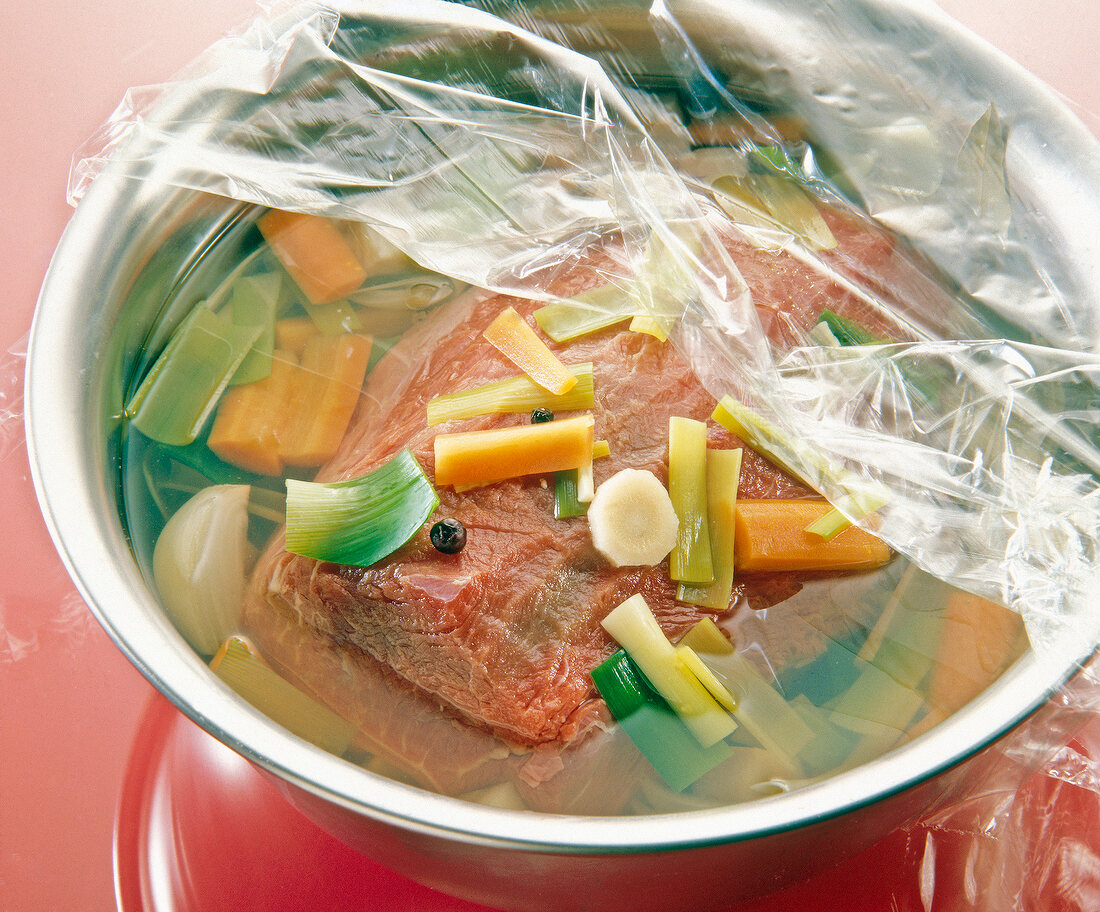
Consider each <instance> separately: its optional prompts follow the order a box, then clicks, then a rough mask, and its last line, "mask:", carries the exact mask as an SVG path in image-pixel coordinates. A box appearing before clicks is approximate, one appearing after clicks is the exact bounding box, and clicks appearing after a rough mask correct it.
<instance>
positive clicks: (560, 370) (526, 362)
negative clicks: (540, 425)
mask: <svg viewBox="0 0 1100 912" xmlns="http://www.w3.org/2000/svg"><path fill="white" fill-rule="evenodd" d="M483 335H484V336H485V338H486V339H488V340H489V342H491V343H492V344H493V345H494V346H495V347H496V348H497V349H498V350H499V351H500V352H501V354H503V355H504V357H506V358H507V359H508V360H509V361H511V362H512V363H513V364H515V365H516V367H518V368H519V369H520V370H521V371H523V372H524V373H525V374H527V376H528V377H530V378H531V379H532V380H534V381H535V383H537V384H538V385H539V386H542V387H544V388H545V389H548V390H549V391H550V392H551V393H553V394H554V395H555V396H560V395H562V393H567V392H569V390H571V389H572V388H573V387H574V386H575V385H576V383H577V378H576V377H575V376H574V375H573V374H572V373H571V372H570V371H568V370H567V369H566V367H565V365H564V364H562V363H561V361H559V360H558V356H557V355H555V354H554V353H553V352H552V351H550V349H549V348H547V347H546V343H545V342H543V341H542V339H540V338H539V337H538V336H537V335H535V331H534V330H533V329H531V327H530V326H529V325H528V324H527V321H526V320H524V319H523V317H521V316H520V315H519V314H518V313H516V309H515V308H514V307H508V308H506V309H505V310H502V311H501V312H500V314H499V315H498V316H497V318H496V319H495V320H493V322H492V323H490V324H489V325H488V326H487V327H486V329H485V332H484V333H483Z"/></svg>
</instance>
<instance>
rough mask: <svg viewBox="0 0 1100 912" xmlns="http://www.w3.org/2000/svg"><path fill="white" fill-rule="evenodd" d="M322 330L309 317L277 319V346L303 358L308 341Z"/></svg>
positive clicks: (296, 356)
mask: <svg viewBox="0 0 1100 912" xmlns="http://www.w3.org/2000/svg"><path fill="white" fill-rule="evenodd" d="M319 332H320V330H319V329H318V328H317V324H316V323H314V322H313V320H312V319H310V318H309V317H287V318H286V319H283V320H276V321H275V347H276V348H281V349H283V350H284V351H289V352H293V353H294V357H295V358H301V357H302V352H304V351H305V350H306V342H308V341H309V340H310V338H311V337H313V336H316V335H317V334H318V333H319Z"/></svg>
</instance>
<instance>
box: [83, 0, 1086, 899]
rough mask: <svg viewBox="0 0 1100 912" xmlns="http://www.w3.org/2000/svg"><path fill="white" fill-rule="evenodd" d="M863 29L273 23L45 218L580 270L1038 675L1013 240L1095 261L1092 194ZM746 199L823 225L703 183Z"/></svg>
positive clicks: (1069, 568)
mask: <svg viewBox="0 0 1100 912" xmlns="http://www.w3.org/2000/svg"><path fill="white" fill-rule="evenodd" d="M913 8H914V9H916V10H919V11H921V12H922V13H923V14H924V15H925V16H927V17H932V18H933V19H934V17H935V15H936V14H935V12H934V11H933V10H931V9H930V8H928V9H925V8H924V7H921V6H919V5H915V6H914V7H913ZM869 9H870V8H869V7H868V6H867V5H865V4H863V3H858V2H850V3H827V2H817V3H806V2H805V0H797V2H795V0H789V2H784V0H755V2H750V0H722V2H718V0H713V2H708V0H698V2H690V3H689V2H683V3H673V2H655V3H653V4H652V5H651V6H646V5H643V4H638V3H622V4H617V5H614V6H609V5H607V4H588V3H585V2H583V0H576V2H571V3H549V2H548V3H543V4H540V3H528V4H520V3H508V2H498V3H493V2H488V0H486V2H485V3H482V4H470V5H459V4H450V3H442V2H417V0H402V2H400V3H396V2H394V3H388V2H371V3H367V2H363V3H361V4H356V3H353V2H341V3H334V4H319V5H313V4H309V3H282V4H275V5H271V6H268V7H266V8H265V9H264V10H263V12H262V13H261V14H260V15H259V16H258V17H257V18H256V19H255V20H254V21H253V22H251V23H250V24H248V25H247V26H246V27H244V28H242V29H241V30H240V31H239V32H237V33H234V34H232V35H230V36H229V37H227V38H226V39H224V40H223V41H221V42H219V43H217V44H216V45H214V46H213V47H212V48H211V49H210V50H209V51H208V52H207V53H206V54H204V55H203V56H202V57H201V58H199V59H198V60H197V61H196V62H195V63H194V64H192V65H191V67H189V68H188V69H187V70H186V71H185V72H184V73H182V74H181V75H180V77H179V79H178V80H177V81H176V82H174V83H172V84H170V85H167V86H159V87H152V88H148V89H143V90H135V91H132V92H131V93H129V94H128V95H127V97H126V100H125V101H124V103H123V104H122V105H121V106H120V107H119V108H118V110H117V111H116V112H115V114H114V115H113V117H112V118H111V120H110V121H109V122H108V123H107V124H106V125H105V126H104V127H103V128H102V130H101V131H100V132H99V133H98V134H97V135H96V136H95V137H93V138H92V140H90V142H89V143H88V145H87V146H86V148H84V149H83V150H81V151H80V153H79V154H78V156H77V158H76V161H75V164H74V168H73V172H72V178H71V183H70V198H71V200H73V201H74V202H75V201H77V200H79V199H80V198H81V197H82V196H83V194H84V193H85V191H86V190H87V188H88V186H89V185H90V183H91V181H92V180H94V179H96V178H97V176H99V175H100V174H101V173H102V174H103V176H104V177H105V178H106V177H108V176H109V178H110V179H112V180H142V181H146V182H150V183H152V184H158V185H164V186H167V187H176V188H189V189H193V190H196V191H204V192H209V193H213V194H218V195H222V196H225V197H229V198H233V199H239V200H242V201H246V202H250V203H255V204H259V205H263V206H271V207H275V208H282V209H292V210H298V211H305V212H312V213H317V214H323V215H327V216H331V217H334V218H339V219H346V220H351V221H358V222H364V223H366V224H367V225H369V226H370V227H371V228H372V229H373V230H374V231H376V232H378V233H379V234H381V235H382V236H383V237H385V238H386V239H387V240H389V241H390V242H392V243H393V244H395V245H397V246H398V247H400V248H401V249H403V250H404V251H405V252H406V253H408V254H409V255H410V256H412V257H413V258H414V259H415V260H417V261H418V262H419V263H420V264H422V265H423V266H425V267H426V268H429V269H431V270H434V271H436V272H439V273H442V274H444V275H447V276H451V277H454V278H455V279H458V280H460V281H462V282H466V283H469V284H471V285H474V286H479V287H483V288H489V289H493V290H497V291H501V292H506V293H513V294H517V295H521V296H525V297H530V298H540V299H545V300H547V301H548V302H553V300H554V299H553V298H552V297H551V296H550V295H548V294H547V292H546V291H545V288H546V287H547V284H548V282H550V281H551V280H552V279H553V278H554V276H555V275H560V274H564V273H566V272H568V271H569V270H571V269H572V268H575V267H576V265H577V264H579V263H583V262H586V261H587V260H588V258H589V257H590V255H591V252H592V251H593V250H595V249H597V248H598V249H600V251H601V259H600V262H601V263H604V264H605V265H604V266H603V267H602V268H603V270H604V272H605V278H606V281H607V283H608V284H611V285H615V286H617V287H619V288H621V289H623V290H624V293H627V294H632V295H633V296H634V297H635V298H636V300H637V301H638V302H639V305H640V307H641V308H643V309H644V310H645V312H646V313H647V314H648V315H649V316H650V318H651V319H652V320H653V321H655V322H656V323H657V324H658V325H663V326H665V327H666V328H667V329H668V330H669V335H670V338H671V341H672V343H673V344H675V345H677V346H679V347H680V348H681V350H682V351H683V352H684V353H685V354H687V355H688V356H689V357H690V358H691V360H692V363H693V365H694V366H695V368H696V371H697V373H698V375H699V377H700V378H701V380H702V381H703V382H704V384H705V385H706V386H707V388H708V389H709V390H710V391H711V392H712V393H713V394H714V396H715V398H716V400H717V399H719V398H721V397H722V396H724V395H727V394H731V395H733V396H734V397H735V398H736V399H737V400H739V401H740V402H743V403H745V404H747V405H748V406H750V407H751V408H752V409H754V410H756V411H757V412H759V413H760V415H762V416H763V417H764V418H765V419H766V420H767V421H768V422H769V424H770V426H771V427H772V428H773V429H775V432H776V433H775V441H776V446H777V448H778V450H779V451H781V453H782V456H783V458H784V461H786V462H787V463H788V464H789V465H791V466H793V467H795V468H796V469H797V470H798V472H799V474H800V475H802V476H803V477H804V478H806V479H807V480H808V481H809V482H810V483H812V484H813V486H814V487H816V488H818V490H820V491H821V493H822V494H824V495H825V496H827V497H828V498H829V499H830V500H832V501H833V502H834V503H837V504H845V503H847V504H851V503H859V502H860V499H861V498H865V497H867V496H868V495H869V492H870V493H871V494H873V496H874V497H876V498H879V499H880V501H881V502H880V503H879V502H876V505H877V506H878V509H877V510H876V511H875V512H874V513H873V514H872V515H871V516H870V517H868V516H866V515H864V512H862V511H860V510H856V509H854V508H853V509H852V510H851V517H850V518H852V519H854V520H856V521H859V522H864V523H870V524H873V526H874V528H875V529H876V531H877V533H878V534H880V535H881V536H882V537H883V538H884V539H885V540H886V541H887V542H888V543H889V544H890V545H891V546H892V547H893V548H895V549H896V550H897V551H898V552H900V553H901V554H903V555H905V556H906V557H907V558H908V560H909V561H910V562H911V563H912V564H913V565H915V566H917V567H919V568H920V569H921V571H922V572H925V573H927V574H930V575H932V576H934V577H939V578H941V579H944V580H949V581H951V582H952V583H953V584H955V585H957V586H959V587H960V588H962V589H966V590H969V591H971V592H973V593H976V594H978V595H982V596H985V597H988V598H990V599H992V600H994V601H997V602H1000V603H1001V604H1004V605H1007V606H1008V607H1010V608H1012V609H1013V610H1015V611H1017V612H1018V613H1019V614H1020V615H1021V616H1022V617H1023V619H1024V621H1025V623H1026V625H1027V629H1028V633H1029V636H1030V639H1031V642H1032V646H1033V648H1034V649H1035V650H1036V651H1038V652H1040V654H1043V653H1044V651H1045V652H1046V654H1048V655H1049V656H1050V657H1051V659H1050V660H1051V661H1065V656H1066V655H1082V654H1084V653H1085V652H1086V651H1087V644H1088V643H1091V642H1095V641H1096V639H1097V636H1098V633H1100V599H1097V596H1096V593H1097V591H1100V562H1098V560H1097V557H1098V554H1097V550H1098V548H1100V545H1098V543H1100V488H1098V485H1097V478H1098V477H1100V447H1098V442H1100V441H1098V439H1097V436H1096V430H1095V428H1096V426H1097V418H1098V406H1100V393H1098V389H1100V280H1098V272H1097V268H1098V267H1097V266H1096V264H1095V263H1094V262H1093V261H1094V259H1095V258H1088V257H1085V256H1084V251H1085V250H1087V247H1086V246H1082V245H1083V244H1085V243H1086V242H1085V241H1081V240H1080V239H1078V237H1077V235H1075V236H1074V237H1073V238H1066V237H1063V236H1062V235H1061V234H1056V233H1054V232H1052V231H1050V230H1049V229H1050V224H1049V222H1048V218H1047V216H1046V215H1045V214H1044V213H1045V212H1048V211H1051V209H1050V208H1049V207H1050V206H1064V205H1071V204H1073V203H1072V201H1073V200H1074V199H1075V198H1079V200H1078V201H1079V202H1080V212H1079V213H1075V215H1074V218H1073V219H1072V220H1073V221H1076V223H1077V224H1078V226H1079V227H1080V228H1081V231H1080V237H1083V238H1086V239H1088V240H1089V241H1091V239H1092V238H1094V237H1096V236H1098V232H1100V212H1098V210H1097V208H1096V205H1095V203H1094V202H1089V201H1081V199H1080V198H1083V197H1085V196H1090V197H1092V198H1093V199H1094V198H1095V197H1096V194H1095V192H1085V193H1081V192H1079V190H1075V189H1074V188H1081V187H1083V188H1088V190H1089V191H1094V190H1095V188H1096V187H1098V186H1100V164H1098V158H1097V156H1096V151H1095V148H1093V149H1092V150H1091V151H1089V150H1086V151H1085V152H1084V153H1081V154H1078V153H1077V152H1076V151H1074V150H1076V149H1077V148H1078V147H1079V146H1080V140H1079V139H1077V138H1075V136H1074V134H1073V132H1072V130H1071V129H1070V128H1069V127H1067V126H1066V125H1065V124H1063V123H1049V122H1045V121H1044V117H1045V109H1043V108H1041V107H1039V108H1037V107H1034V106H1033V105H1032V104H1031V103H1030V101H1029V100H1028V99H1027V98H1026V97H1023V98H1018V97H1016V95H1014V94H1012V93H1011V92H1006V94H1005V96H1004V97H1003V98H1001V99H1000V101H1001V105H1000V106H998V104H997V103H996V102H995V101H994V100H992V99H991V98H990V97H988V95H987V94H983V93H984V92H987V90H988V86H983V85H981V84H980V83H979V84H978V87H977V88H975V83H974V80H972V79H970V78H969V74H968V73H967V71H966V69H965V67H962V66H961V65H957V64H956V62H955V55H956V48H955V47H954V46H952V45H951V42H950V40H949V39H948V38H944V37H942V36H939V35H937V34H936V33H933V32H929V31H928V29H926V28H925V27H923V26H919V27H918V26H917V25H913V26H912V27H911V28H909V29H906V28H905V27H899V28H896V29H883V28H882V27H881V23H879V22H878V20H877V18H876V16H875V15H873V14H872V13H871V12H869ZM896 14H897V15H898V17H899V21H900V22H901V23H902V24H903V25H904V24H905V23H907V22H908V15H909V14H908V13H907V8H906V7H903V6H902V5H901V4H898V7H897V11H896ZM945 61H950V62H951V65H950V66H945V65H943V64H944V62H945ZM708 137H718V139H712V138H708ZM1060 144H1062V145H1064V146H1065V147H1066V148H1067V149H1068V150H1069V151H1066V153H1065V155H1066V159H1065V162H1066V164H1065V169H1066V171H1067V173H1066V174H1061V175H1059V174H1056V175H1055V176H1054V177H1055V179H1051V180H1049V181H1048V182H1047V184H1046V186H1048V187H1050V188H1051V194H1052V195H1053V197H1054V198H1053V199H1051V200H1047V199H1031V198H1030V197H1029V196H1028V195H1027V193H1024V192H1021V190H1020V189H1019V187H1018V183H1017V181H1016V180H1014V176H1015V175H1019V174H1024V173H1028V171H1027V169H1029V168H1032V167H1040V164H1041V162H1042V158H1041V154H1040V152H1037V151H1036V150H1037V148H1038V147H1039V146H1040V145H1042V146H1043V147H1044V148H1048V149H1049V147H1052V146H1053V147H1055V148H1058V147H1059V145H1060ZM762 150H763V151H762ZM777 150H781V154H780V153H779V152H778V151H777ZM1071 166H1072V168H1071ZM1043 167H1046V168H1048V170H1049V169H1050V168H1051V167H1052V166H1049V165H1045V166H1043ZM1054 170H1055V171H1057V168H1056V167H1055V168H1054ZM1070 170H1072V173H1068V172H1069V171H1070ZM1074 181H1076V183H1074ZM754 182H755V183H754ZM777 182H778V183H777ZM769 183H770V184H771V185H772V186H781V187H785V188H786V191H790V189H791V187H794V188H796V192H797V193H800V194H804V199H803V202H804V201H805V199H809V200H812V201H813V202H814V203H815V204H817V205H819V206H820V207H823V208H827V209H828V210H829V211H831V212H832V213H834V214H835V216H836V220H835V221H833V222H830V223H828V224H824V223H823V222H821V221H820V220H815V219H814V218H812V217H810V218H806V219H803V220H801V221H800V220H799V218H795V219H794V221H792V220H791V219H790V218H784V217H782V214H777V213H776V212H775V211H762V210H761V209H760V208H759V206H754V205H753V204H749V205H746V203H745V199H744V197H743V195H740V191H739V190H738V189H737V188H744V187H745V186H749V187H753V186H758V185H759V184H765V185H767V184H769ZM796 208H797V207H796ZM798 211H804V209H798ZM786 214H787V215H788V216H789V215H790V212H789V211H788V212H787V213H786ZM823 224H824V228H823V227H822V225H823ZM830 225H832V226H833V229H835V230H839V229H842V228H843V227H844V226H845V225H847V226H849V227H851V226H855V228H856V232H855V233H857V234H858V235H859V237H860V238H861V239H862V241H861V242H866V243H867V245H868V246H867V248H866V249H862V250H861V249H850V248H849V247H848V246H846V245H845V244H843V243H842V244H840V245H839V246H838V245H837V243H836V240H837V239H836V238H835V237H834V236H833V231H832V230H830ZM883 227H885V228H886V229H889V230H890V231H894V232H897V233H898V235H899V236H900V239H895V238H894V237H893V236H892V235H890V234H889V233H888V232H886V231H884V230H883ZM731 232H732V233H733V234H735V235H736V236H737V237H738V238H740V239H741V240H742V241H743V242H745V243H748V244H749V245H750V246H752V247H753V248H755V249H756V250H757V251H759V254H760V255H761V256H777V257H778V256H785V257H793V258H795V259H798V260H801V261H802V262H803V263H806V264H809V265H810V266H811V267H812V268H813V269H815V270H816V271H817V272H818V273H819V274H820V276H821V284H822V286H826V287H839V288H841V289H843V290H844V292H845V293H846V294H848V295H850V296H851V297H852V298H853V299H854V300H856V301H857V302H858V303H859V305H860V306H861V307H862V308H863V309H864V311H865V312H866V313H867V314H868V315H869V318H870V319H871V321H872V322H873V323H874V325H875V326H876V327H878V329H879V330H880V331H881V332H882V334H883V335H884V336H885V337H886V340H885V341H883V340H881V339H876V340H874V343H873V344H862V345H840V346H830V345H821V344H818V343H817V342H816V341H815V340H814V339H812V338H810V337H809V336H808V333H807V331H808V329H809V327H808V326H807V325H802V324H799V322H798V319H797V313H796V314H795V316H794V317H792V316H791V314H790V313H781V312H778V311H776V312H771V311H768V310H767V308H762V307H761V306H760V302H759V301H755V300H754V296H753V294H752V293H751V292H750V290H749V288H750V284H751V283H750V282H747V281H746V278H745V277H744V276H743V275H742V268H743V267H742V266H741V265H739V263H738V262H737V261H736V258H735V257H733V256H732V255H731V252H730V248H729V237H730V235H731ZM794 304H795V306H794V308H793V310H794V311H796V312H797V310H798V302H794ZM591 306H593V307H597V306H598V305H597V304H592V305H591ZM1093 684H1094V678H1093V677H1092V675H1091V674H1089V673H1088V672H1087V671H1086V672H1084V673H1082V675H1080V676H1079V679H1078V681H1077V682H1076V684H1075V686H1076V690H1074V691H1072V693H1073V695H1074V696H1073V700H1072V701H1071V705H1070V706H1069V707H1068V708H1067V707H1063V709H1066V712H1065V713H1063V714H1062V715H1061V716H1059V718H1060V719H1062V720H1063V721H1066V720H1071V719H1075V718H1077V717H1076V716H1075V715H1073V713H1071V712H1069V709H1073V710H1082V709H1083V710H1085V711H1088V710H1091V709H1092V707H1093V704H1094V702H1095V697H1096V693H1095V689H1094V688H1093V687H1092V686H1091V685H1093ZM1055 728H1057V726H1055V727H1053V728H1052V729H1051V731H1053V730H1054V729H1055ZM1029 731H1031V733H1032V734H1033V735H1034V734H1035V733H1034V731H1033V730H1031V729H1029ZM1059 733H1061V734H1064V733H1065V732H1062V731H1060V730H1059ZM1052 739H1053V736H1052V738H1042V737H1038V736H1036V737H1035V738H1034V740H1033V741H1032V742H1030V743H1029V745H1028V747H1027V749H1026V750H1025V751H1024V755H1025V757H1026V758H1027V762H1026V763H1024V764H1022V768H1024V769H1029V770H1034V769H1037V768H1040V767H1042V764H1043V762H1044V760H1046V759H1049V757H1050V752H1051V751H1052V749H1053V745H1054V744H1055V741H1054V740H1052ZM1057 743H1058V744H1061V743H1062V742H1061V741H1058V742H1057ZM1014 781H1017V782H1018V781H1020V778H1019V777H1017V778H1016V779H1015V780H1014ZM1089 788H1090V789H1092V790H1095V782H1093V783H1091V784H1090V785H1089ZM1001 810H1003V808H1002V809H1001ZM944 815H946V816H944ZM947 816H950V815H949V814H947V812H942V813H941V817H942V818H943V819H946V818H947ZM995 816H996V815H995ZM956 820H957V818H956ZM953 825H955V824H953ZM975 844H976V843H975ZM997 844H998V846H1002V847H1003V846H1005V845H1009V844H1013V845H1018V843H1015V844H1014V843H1012V841H1011V839H1009V840H1007V841H998V843H997ZM996 851H1002V853H1003V858H1002V860H1003V861H1005V862H1006V863H1007V861H1008V860H1010V859H1009V854H1008V852H1007V850H1005V849H1003V848H999V849H997V850H996ZM1093 876H1095V873H1094V875H1093ZM1097 879H1100V878H1097ZM977 902H978V901H977V900H975V903H977ZM972 905H974V904H972ZM929 907H930V906H928V905H927V904H926V908H929ZM975 907H978V906H976V905H975Z"/></svg>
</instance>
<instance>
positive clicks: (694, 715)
mask: <svg viewBox="0 0 1100 912" xmlns="http://www.w3.org/2000/svg"><path fill="white" fill-rule="evenodd" d="M602 624H603V628H604V630H606V631H607V632H608V633H610V634H611V636H613V637H614V638H615V639H616V641H617V642H618V643H619V645H620V646H622V647H623V649H625V650H626V651H627V653H628V654H629V655H630V657H631V658H632V659H633V660H634V661H635V662H636V663H637V665H638V667H639V668H640V669H641V670H642V673H643V674H644V675H645V676H646V679H647V680H648V681H649V682H650V684H651V685H652V686H653V688H654V689H655V690H656V691H657V693H659V694H660V695H661V696H662V697H663V698H664V699H665V700H667V701H668V704H669V705H670V706H671V707H672V708H673V709H674V710H675V711H676V714H677V715H678V716H679V717H680V718H681V719H682V720H683V722H684V724H685V725H686V726H687V727H688V729H690V731H691V733H692V734H693V735H694V736H695V737H696V739H698V741H699V743H700V744H701V745H702V746H703V747H710V746H711V745H712V744H715V743H717V742H718V741H721V740H722V739H723V738H725V737H726V736H728V735H730V734H731V733H732V732H733V731H734V730H735V729H736V728H737V725H736V723H735V722H734V721H733V719H731V718H730V716H729V713H727V712H726V711H725V710H724V709H722V707H721V706H719V705H718V703H717V702H716V701H715V699H714V697H712V696H711V695H710V694H709V693H708V692H707V690H706V688H705V687H704V686H703V685H702V684H701V683H700V682H699V679H698V678H696V677H695V675H693V674H692V673H691V672H690V671H689V670H688V669H687V667H686V666H685V665H684V663H683V661H681V659H680V657H679V656H678V655H676V649H675V647H673V645H672V643H670V642H669V640H668V638H667V637H666V636H665V634H664V631H662V630H661V627H660V625H659V624H658V623H657V619H656V618H655V617H654V616H653V612H652V611H650V609H649V605H647V604H646V601H645V599H644V598H643V597H642V596H641V595H640V594H638V595H632V596H631V597H630V598H628V599H627V600H626V601H625V602H623V603H622V604H621V605H619V606H618V607H617V608H615V609H614V610H613V611H612V612H611V613H610V614H608V615H607V617H605V618H604V619H603V621H602Z"/></svg>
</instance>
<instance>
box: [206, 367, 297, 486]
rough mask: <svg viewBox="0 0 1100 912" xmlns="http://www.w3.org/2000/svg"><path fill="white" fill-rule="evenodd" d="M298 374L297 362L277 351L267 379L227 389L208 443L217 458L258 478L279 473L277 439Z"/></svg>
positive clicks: (283, 425)
mask: <svg viewBox="0 0 1100 912" xmlns="http://www.w3.org/2000/svg"><path fill="white" fill-rule="evenodd" d="M298 374H299V367H298V359H297V358H295V357H294V355H293V354H292V353H291V352H287V351H282V350H279V349H276V350H275V353H274V356H273V358H272V361H271V374H270V375H269V376H267V377H265V378H264V379H263V380H257V381H256V382H255V383H246V384H242V385H241V386H234V387H230V389H229V390H228V391H227V392H226V394H225V395H224V396H223V397H222V400H221V402H219V403H218V411H217V414H216V415H215V417H214V425H213V427H211V429H210V437H209V439H208V440H207V445H208V446H209V447H210V449H211V450H213V452H214V453H215V454H216V455H217V456H218V458H219V459H223V460H225V461H226V462H228V463H230V464H231V465H235V466H238V467H240V468H242V469H245V470H246V471H248V472H256V473H257V474H259V475H280V474H282V471H283V468H284V465H283V458H282V455H281V454H280V452H279V440H280V437H281V436H282V435H283V432H284V428H285V426H286V423H287V409H288V403H289V401H290V398H291V394H292V390H293V388H294V386H295V384H296V383H297V382H298Z"/></svg>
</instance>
